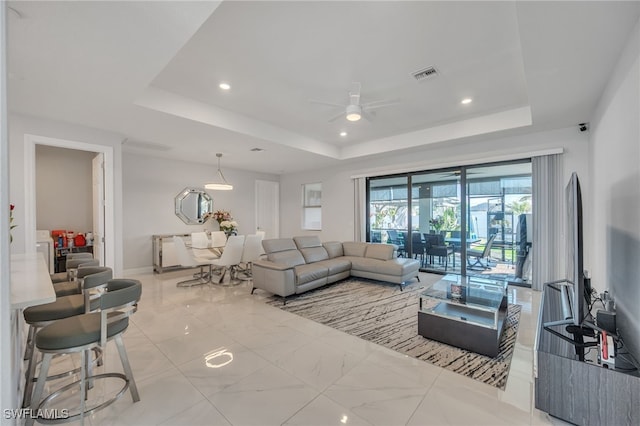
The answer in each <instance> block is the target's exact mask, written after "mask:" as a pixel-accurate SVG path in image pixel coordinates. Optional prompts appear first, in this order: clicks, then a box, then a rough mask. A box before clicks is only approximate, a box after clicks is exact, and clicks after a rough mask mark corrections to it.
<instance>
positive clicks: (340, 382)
mask: <svg viewBox="0 0 640 426" xmlns="http://www.w3.org/2000/svg"><path fill="white" fill-rule="evenodd" d="M189 273H190V272H189V271H176V272H170V273H165V274H161V275H153V274H144V275H138V276H130V278H137V279H139V280H141V281H142V283H143V295H142V300H141V302H140V306H139V311H138V312H137V313H136V314H134V316H133V317H132V324H131V325H130V327H129V330H128V331H127V332H126V334H125V345H126V347H127V351H128V354H129V358H130V361H131V364H132V367H133V370H134V374H135V377H136V381H137V384H138V389H139V391H140V396H141V401H140V402H138V403H135V404H134V403H132V401H131V397H130V395H129V394H128V393H127V394H125V395H124V396H123V397H122V398H120V400H118V401H117V402H116V403H115V404H113V405H111V406H110V407H108V408H106V409H104V410H102V411H99V412H97V413H94V414H92V415H91V416H89V418H88V419H86V420H85V424H91V425H229V424H231V425H285V424H286V425H344V424H346V425H350V424H353V425H404V424H406V425H498V424H506V425H530V424H531V425H539V424H558V423H559V422H558V421H557V420H555V419H551V418H549V416H548V415H546V414H545V413H542V412H540V411H538V410H536V409H535V408H534V403H533V390H534V385H533V376H532V360H533V342H534V336H535V327H536V320H537V312H538V304H539V298H540V294H539V293H536V292H532V291H530V290H528V289H524V288H516V287H513V288H512V287H510V288H509V297H510V299H511V302H513V303H518V304H521V305H522V306H523V309H522V314H521V317H520V327H519V331H518V338H517V343H516V348H515V352H514V356H513V361H512V363H511V371H510V373H509V379H508V382H507V387H506V390H504V391H502V390H499V389H496V388H494V387H492V386H488V385H485V384H482V383H480V382H478V381H475V380H471V379H468V378H465V377H463V376H461V375H458V374H455V373H451V372H449V371H447V370H444V369H441V368H438V367H435V366H433V365H431V364H428V363H426V362H423V361H419V360H416V359H413V358H410V357H407V356H404V355H401V354H399V353H397V352H394V351H391V350H389V349H386V348H384V347H381V346H377V345H375V344H372V343H369V342H366V341H364V340H360V339H358V338H356V337H352V336H349V335H347V334H344V333H342V332H339V331H336V330H334V329H331V328H329V327H325V326H323V325H320V324H318V323H315V322H312V321H309V320H307V319H304V318H301V317H298V316H296V315H293V314H290V313H287V312H284V311H282V310H280V309H278V308H274V307H271V306H268V305H266V304H265V303H263V298H264V297H265V295H266V293H264V292H262V291H256V293H255V294H254V295H251V294H250V288H251V287H250V284H249V283H244V284H242V285H240V286H236V287H221V286H218V285H213V286H196V287H192V288H176V286H175V284H176V282H177V281H180V280H182V279H185V276H186V275H188V274H189ZM425 275H426V274H425ZM423 278H425V279H426V278H427V277H426V276H424V277H423ZM423 281H424V279H423ZM105 368H106V369H107V370H110V371H112V370H119V371H120V370H121V368H120V362H119V359H118V357H117V352H116V350H115V345H114V344H113V343H110V344H109V347H108V349H107V357H106V361H105ZM113 386H115V385H114V384H108V385H107V384H99V385H97V388H96V390H97V389H102V388H104V389H111V388H113ZM60 404H64V402H61V403H60ZM59 407H62V405H59Z"/></svg>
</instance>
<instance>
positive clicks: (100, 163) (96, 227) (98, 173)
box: [92, 153, 105, 265]
mask: <svg viewBox="0 0 640 426" xmlns="http://www.w3.org/2000/svg"><path fill="white" fill-rule="evenodd" d="M92 166H93V172H92V182H93V257H94V258H95V259H98V260H99V261H100V265H104V264H105V260H104V222H105V221H104V216H105V210H104V209H105V205H104V154H103V153H98V154H97V155H96V156H95V157H93V160H92Z"/></svg>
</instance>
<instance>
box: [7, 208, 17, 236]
mask: <svg viewBox="0 0 640 426" xmlns="http://www.w3.org/2000/svg"><path fill="white" fill-rule="evenodd" d="M15 208H16V206H15V205H13V204H9V225H11V226H10V227H9V237H11V240H10V241H11V242H13V235H11V230H12V229H13V228H15V227H16V226H18V225H12V224H13V209H15Z"/></svg>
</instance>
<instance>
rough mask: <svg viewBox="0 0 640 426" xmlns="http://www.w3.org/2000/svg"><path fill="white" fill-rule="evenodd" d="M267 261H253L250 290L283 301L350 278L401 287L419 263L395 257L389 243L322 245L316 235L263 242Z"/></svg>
mask: <svg viewBox="0 0 640 426" xmlns="http://www.w3.org/2000/svg"><path fill="white" fill-rule="evenodd" d="M262 246H263V247H264V250H265V253H266V255H267V260H257V261H254V262H253V265H252V271H253V272H252V273H253V289H252V290H251V293H252V294H253V292H254V291H255V289H257V288H259V289H262V290H265V291H268V292H269V293H273V294H277V295H279V296H282V297H284V298H286V297H287V296H290V295H292V294H299V293H304V292H305V291H308V290H312V289H314V288H318V287H321V286H323V285H326V284H331V283H334V282H336V281H339V280H342V279H344V278H347V277H349V276H353V277H361V278H369V279H374V280H380V281H387V282H392V283H396V284H399V285H400V289H402V284H404V283H405V282H406V281H407V280H410V279H412V278H416V279H418V280H420V279H419V278H418V270H419V268H420V263H419V262H418V261H417V260H414V259H405V258H397V257H396V247H395V246H394V245H391V244H376V243H361V242H344V243H341V242H337V241H332V242H326V243H321V242H320V239H319V238H318V237H316V236H304V237H294V238H278V239H269V240H264V241H262Z"/></svg>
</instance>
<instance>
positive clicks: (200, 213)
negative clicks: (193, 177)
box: [175, 188, 213, 225]
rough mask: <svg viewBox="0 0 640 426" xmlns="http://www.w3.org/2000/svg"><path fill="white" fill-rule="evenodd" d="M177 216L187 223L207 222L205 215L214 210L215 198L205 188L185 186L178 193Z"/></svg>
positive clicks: (176, 199)
mask: <svg viewBox="0 0 640 426" xmlns="http://www.w3.org/2000/svg"><path fill="white" fill-rule="evenodd" d="M175 201H176V216H178V217H179V218H180V219H182V221H183V222H184V223H186V224H187V225H199V224H202V223H204V222H205V219H204V217H205V215H206V214H207V213H212V212H213V199H212V198H211V196H210V195H209V194H207V193H206V192H205V191H204V190H203V189H200V188H185V189H184V190H182V192H180V193H179V194H178V195H176V198H175Z"/></svg>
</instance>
